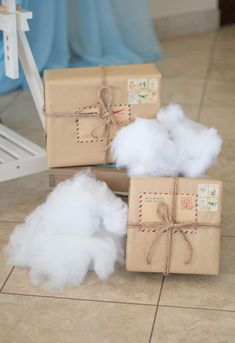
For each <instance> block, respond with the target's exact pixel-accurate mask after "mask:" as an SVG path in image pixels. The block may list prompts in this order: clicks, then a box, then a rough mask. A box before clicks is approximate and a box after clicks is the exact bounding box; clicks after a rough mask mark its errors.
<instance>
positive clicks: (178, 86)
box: [162, 78, 203, 106]
mask: <svg viewBox="0 0 235 343" xmlns="http://www.w3.org/2000/svg"><path fill="white" fill-rule="evenodd" d="M202 87H203V81H200V80H187V79H181V80H180V79H166V78H165V79H163V80H162V104H163V105H166V104H169V103H170V102H176V103H178V104H183V105H186V106H198V105H199V103H200V99H201V95H202Z"/></svg>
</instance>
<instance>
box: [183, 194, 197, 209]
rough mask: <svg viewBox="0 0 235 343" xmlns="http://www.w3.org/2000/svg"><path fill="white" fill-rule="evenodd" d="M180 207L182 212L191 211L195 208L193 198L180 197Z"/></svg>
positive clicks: (188, 196) (187, 196) (189, 196)
mask: <svg viewBox="0 0 235 343" xmlns="http://www.w3.org/2000/svg"><path fill="white" fill-rule="evenodd" d="M180 205H181V209H182V210H192V209H193V208H194V206H195V201H194V197H193V196H191V195H183V196H181V197H180Z"/></svg>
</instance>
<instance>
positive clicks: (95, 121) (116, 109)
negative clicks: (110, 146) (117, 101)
mask: <svg viewBox="0 0 235 343" xmlns="http://www.w3.org/2000/svg"><path fill="white" fill-rule="evenodd" d="M91 111H92V112H94V113H96V116H95V117H94V118H92V119H90V120H84V118H85V119H86V117H84V116H83V117H81V118H77V119H76V136H77V143H93V142H102V141H103V140H104V137H102V135H103V125H102V120H101V117H100V115H99V114H97V113H99V110H98V109H94V108H92V110H91V109H90V112H91ZM112 112H113V115H114V116H115V119H116V122H117V124H127V123H128V122H129V121H130V120H131V106H130V105H115V106H113V108H112ZM92 132H93V135H92ZM115 134H116V128H115V127H111V129H110V139H112V138H113V137H114V136H115Z"/></svg>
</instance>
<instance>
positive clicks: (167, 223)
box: [146, 202, 197, 275]
mask: <svg viewBox="0 0 235 343" xmlns="http://www.w3.org/2000/svg"><path fill="white" fill-rule="evenodd" d="M157 213H158V215H159V217H160V218H161V219H162V221H163V222H162V223H160V224H159V226H160V228H158V230H157V233H156V237H155V238H154V240H153V241H152V243H151V245H150V247H149V248H148V250H147V255H146V261H147V264H151V260H152V254H153V252H154V250H155V247H156V244H157V242H158V241H159V239H160V238H161V237H162V235H163V234H164V233H166V232H167V233H168V235H167V248H166V251H167V255H166V265H165V274H166V275H167V274H169V270H170V262H171V251H172V234H173V232H179V233H180V234H181V236H182V238H183V239H184V241H185V243H186V245H187V248H188V252H189V254H188V258H186V260H185V264H189V263H190V262H191V260H192V257H193V247H192V244H191V243H190V241H189V239H188V237H187V236H186V234H185V232H184V231H183V228H190V229H195V228H196V227H197V223H175V222H174V221H173V219H172V217H171V216H170V212H169V208H168V205H167V204H166V203H164V202H160V203H159V204H158V206H157ZM156 225H157V226H158V224H156Z"/></svg>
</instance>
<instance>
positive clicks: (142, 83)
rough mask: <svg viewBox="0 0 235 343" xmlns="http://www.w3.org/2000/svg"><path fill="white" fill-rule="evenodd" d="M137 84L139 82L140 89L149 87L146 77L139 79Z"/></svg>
mask: <svg viewBox="0 0 235 343" xmlns="http://www.w3.org/2000/svg"><path fill="white" fill-rule="evenodd" d="M137 84H138V90H142V89H147V80H146V79H138V80H137Z"/></svg>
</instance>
